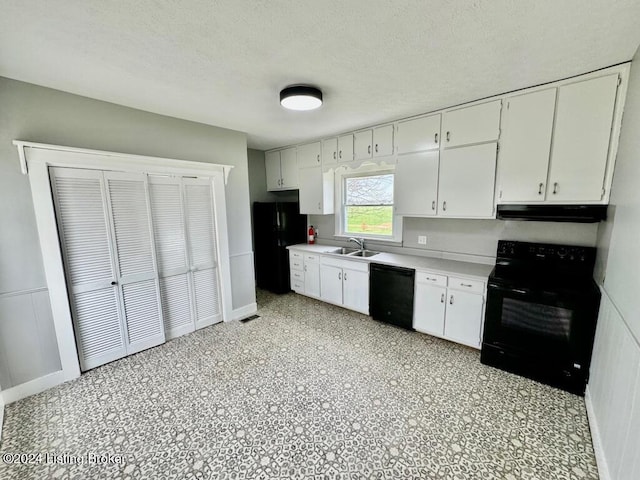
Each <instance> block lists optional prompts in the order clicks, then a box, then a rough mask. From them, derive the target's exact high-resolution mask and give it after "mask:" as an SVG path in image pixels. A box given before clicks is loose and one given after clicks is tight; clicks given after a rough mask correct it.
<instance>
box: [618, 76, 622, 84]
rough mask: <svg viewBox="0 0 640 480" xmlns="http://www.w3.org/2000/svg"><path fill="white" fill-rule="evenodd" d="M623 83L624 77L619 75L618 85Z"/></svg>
mask: <svg viewBox="0 0 640 480" xmlns="http://www.w3.org/2000/svg"><path fill="white" fill-rule="evenodd" d="M620 85H622V77H621V76H620V75H618V86H620Z"/></svg>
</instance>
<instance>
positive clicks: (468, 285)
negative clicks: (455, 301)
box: [460, 283, 473, 288]
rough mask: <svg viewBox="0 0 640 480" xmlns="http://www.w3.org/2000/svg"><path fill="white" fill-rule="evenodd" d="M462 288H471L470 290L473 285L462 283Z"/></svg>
mask: <svg viewBox="0 0 640 480" xmlns="http://www.w3.org/2000/svg"><path fill="white" fill-rule="evenodd" d="M460 286H461V287H469V288H471V287H473V285H471V284H470V283H460Z"/></svg>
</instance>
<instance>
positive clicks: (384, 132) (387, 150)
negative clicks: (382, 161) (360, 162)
mask: <svg viewBox="0 0 640 480" xmlns="http://www.w3.org/2000/svg"><path fill="white" fill-rule="evenodd" d="M389 155H393V125H385V126H383V127H376V128H374V129H373V156H374V157H386V156H389Z"/></svg>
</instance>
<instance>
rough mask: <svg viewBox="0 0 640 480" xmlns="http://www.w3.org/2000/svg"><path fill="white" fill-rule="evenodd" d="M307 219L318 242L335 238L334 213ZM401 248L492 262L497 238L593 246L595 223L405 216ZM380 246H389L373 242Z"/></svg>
mask: <svg viewBox="0 0 640 480" xmlns="http://www.w3.org/2000/svg"><path fill="white" fill-rule="evenodd" d="M309 222H310V223H311V224H312V225H314V226H317V227H318V229H319V235H318V239H319V240H320V241H325V242H326V241H334V240H335V239H334V237H333V234H334V231H335V223H334V215H310V216H309ZM402 230H403V232H402V247H401V248H393V250H394V251H395V252H396V253H403V251H406V252H405V253H408V254H412V255H416V254H417V255H420V254H424V255H433V256H440V255H443V254H444V255H447V254H451V255H463V256H471V257H470V258H469V259H470V260H474V258H473V257H477V258H475V260H478V261H482V260H483V259H485V260H486V261H491V260H492V259H494V258H495V256H496V247H497V245H498V240H520V241H527V242H547V243H567V244H574V245H585V246H590V247H593V246H595V245H596V239H597V233H598V224H595V223H587V224H581V223H555V222H554V223H551V222H522V221H504V220H469V219H464V220H459V219H449V218H405V219H404V221H403V225H402ZM418 235H425V236H426V237H427V244H426V245H420V244H419V243H418ZM368 244H370V245H371V246H376V248H379V249H388V250H391V248H388V247H385V246H384V245H376V243H375V242H373V241H372V242H368Z"/></svg>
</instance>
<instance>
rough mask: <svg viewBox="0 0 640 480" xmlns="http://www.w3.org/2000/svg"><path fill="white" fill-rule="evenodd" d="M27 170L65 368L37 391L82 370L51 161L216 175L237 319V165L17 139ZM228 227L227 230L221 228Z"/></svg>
mask: <svg viewBox="0 0 640 480" xmlns="http://www.w3.org/2000/svg"><path fill="white" fill-rule="evenodd" d="M13 143H14V145H15V146H16V147H17V148H18V154H19V156H20V162H21V165H22V170H23V173H24V174H28V178H29V185H30V187H31V197H32V200H33V205H34V211H35V217H36V225H37V228H38V239H39V241H40V248H41V252H42V258H43V263H44V271H45V278H46V282H47V289H48V293H49V299H50V302H51V313H52V316H53V322H54V327H55V332H56V340H57V342H58V349H59V353H60V363H61V366H62V369H61V370H60V371H58V372H54V373H52V374H50V375H49V376H48V377H47V379H46V380H45V381H43V382H41V383H40V384H39V385H38V386H37V387H34V388H33V389H32V391H31V392H30V394H31V393H38V392H39V391H42V390H44V389H46V388H51V387H53V386H55V385H59V384H61V383H63V382H65V381H68V380H71V379H74V378H77V377H79V376H80V363H79V360H78V353H77V345H76V341H75V336H74V330H73V323H72V315H71V308H70V305H69V300H68V299H69V296H68V293H69V291H68V287H67V281H66V280H67V279H66V276H65V270H64V264H63V259H62V251H61V248H60V243H59V241H60V240H59V235H58V226H57V224H56V216H55V209H54V204H53V196H52V188H51V183H50V181H49V167H70V168H82V169H85V170H110V171H119V172H132V173H133V172H135V173H143V174H156V175H176V176H203V177H209V178H210V179H211V184H212V186H213V195H214V202H213V203H214V211H215V221H216V230H217V231H218V232H220V234H219V235H218V243H217V250H218V251H217V258H218V259H219V268H220V279H221V282H220V291H221V303H222V315H223V321H230V320H232V301H231V267H230V261H229V241H228V236H227V234H226V233H227V232H228V229H227V215H226V199H225V185H226V183H227V179H228V176H229V173H230V172H231V169H232V168H233V166H231V165H223V164H214V163H204V162H191V161H185V160H176V159H170V158H160V157H149V156H143V155H130V154H125V153H118V152H106V151H100V150H89V149H81V148H73V147H65V146H60V145H48V144H41V143H33V142H23V141H18V140H14V142H13ZM222 232H224V233H222Z"/></svg>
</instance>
